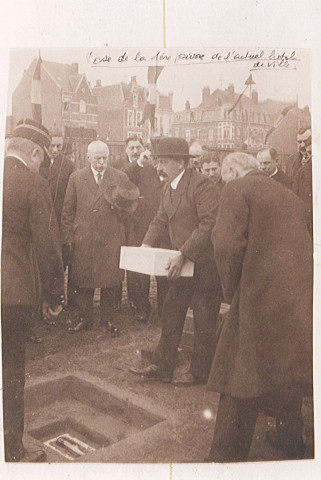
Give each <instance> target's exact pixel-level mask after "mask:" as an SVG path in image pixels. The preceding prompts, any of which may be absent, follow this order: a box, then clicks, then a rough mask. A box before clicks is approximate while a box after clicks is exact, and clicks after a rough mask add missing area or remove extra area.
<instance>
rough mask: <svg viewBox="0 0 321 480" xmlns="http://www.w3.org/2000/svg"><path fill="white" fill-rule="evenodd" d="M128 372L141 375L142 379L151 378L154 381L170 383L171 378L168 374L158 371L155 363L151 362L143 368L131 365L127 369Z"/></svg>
mask: <svg viewBox="0 0 321 480" xmlns="http://www.w3.org/2000/svg"><path fill="white" fill-rule="evenodd" d="M129 371H130V373H133V374H134V375H138V376H139V377H142V378H143V379H144V380H153V381H156V382H162V383H171V381H172V379H171V377H170V376H168V375H164V374H163V373H161V372H160V370H159V368H158V366H157V365H154V364H151V365H148V366H147V367H143V368H135V367H131V368H130V369H129Z"/></svg>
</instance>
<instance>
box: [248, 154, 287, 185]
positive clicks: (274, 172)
mask: <svg viewBox="0 0 321 480" xmlns="http://www.w3.org/2000/svg"><path fill="white" fill-rule="evenodd" d="M256 158H257V159H258V161H259V162H260V166H261V169H262V171H263V172H265V173H266V174H267V175H269V177H270V178H273V180H275V181H276V182H280V183H282V185H284V186H285V187H287V188H292V180H291V179H290V177H288V176H287V175H286V174H285V173H284V172H283V171H282V170H281V169H280V168H279V166H278V153H277V151H276V150H275V148H272V147H269V146H266V147H263V148H261V149H260V150H259V151H258V152H257V155H256Z"/></svg>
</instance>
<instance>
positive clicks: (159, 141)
mask: <svg viewBox="0 0 321 480" xmlns="http://www.w3.org/2000/svg"><path fill="white" fill-rule="evenodd" d="M151 144H152V156H153V157H172V158H182V157H183V158H191V157H195V155H190V153H189V146H188V143H187V141H186V140H184V138H177V137H158V138H151Z"/></svg>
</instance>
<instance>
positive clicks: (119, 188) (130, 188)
mask: <svg viewBox="0 0 321 480" xmlns="http://www.w3.org/2000/svg"><path fill="white" fill-rule="evenodd" d="M104 195H105V198H106V200H107V202H108V203H110V204H111V205H112V206H113V207H114V208H116V209H117V210H120V211H123V212H129V213H132V212H134V211H135V210H136V208H137V205H138V198H139V189H138V188H137V187H136V185H135V184H134V183H132V182H130V181H129V180H128V181H125V182H123V183H121V184H120V185H112V186H111V187H109V188H108V189H107V190H106V192H105V194H104Z"/></svg>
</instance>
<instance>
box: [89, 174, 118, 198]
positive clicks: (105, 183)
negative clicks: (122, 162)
mask: <svg viewBox="0 0 321 480" xmlns="http://www.w3.org/2000/svg"><path fill="white" fill-rule="evenodd" d="M91 174H92V172H91ZM92 176H93V175H92ZM94 181H95V180H94ZM95 184H96V182H95ZM117 184H118V181H117V180H116V179H115V177H114V175H113V172H112V170H111V169H110V168H108V167H107V168H106V170H105V173H104V176H103V179H102V181H101V183H100V185H99V186H98V185H97V184H96V187H97V190H96V198H95V202H96V201H97V200H98V199H99V198H100V197H101V195H103V194H104V193H105V192H106V191H107V190H108V189H109V188H110V187H111V186H113V185H117Z"/></svg>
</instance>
